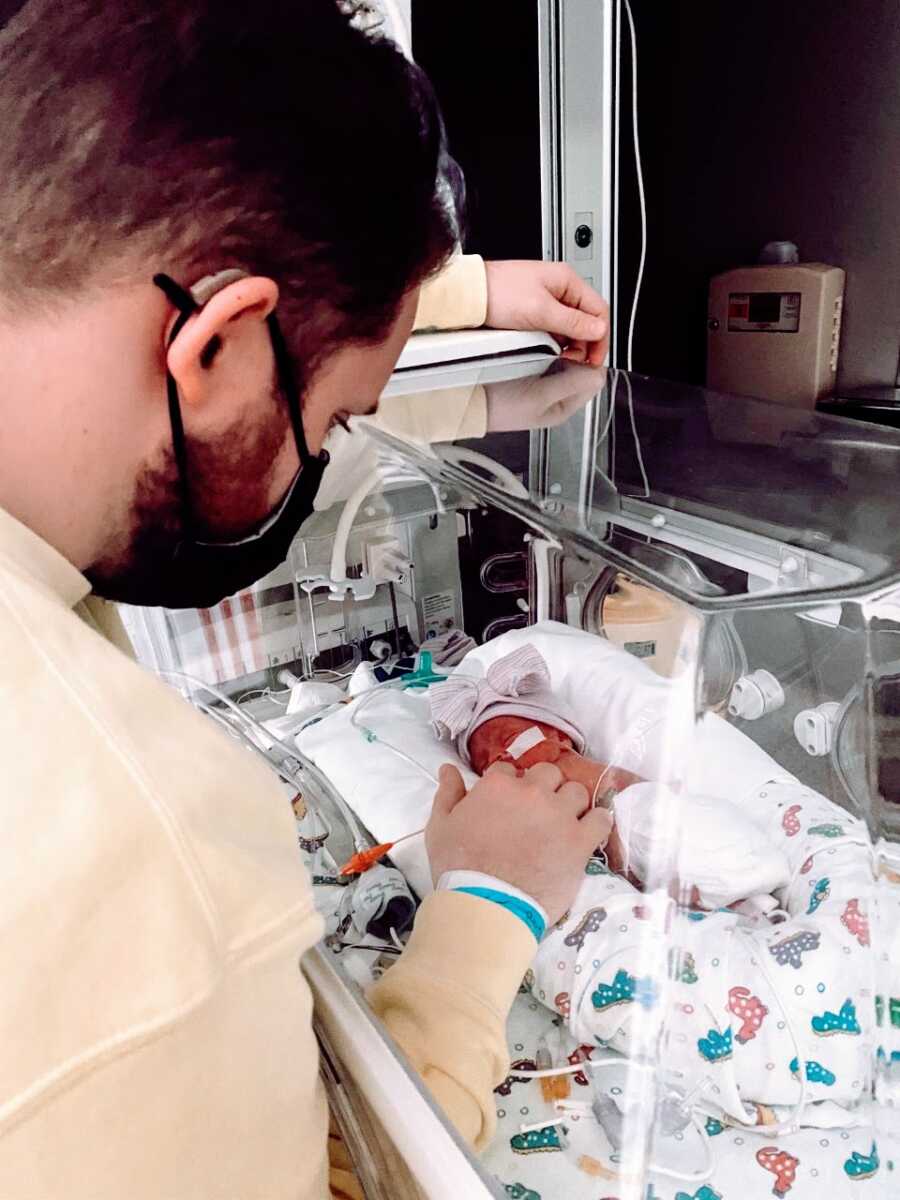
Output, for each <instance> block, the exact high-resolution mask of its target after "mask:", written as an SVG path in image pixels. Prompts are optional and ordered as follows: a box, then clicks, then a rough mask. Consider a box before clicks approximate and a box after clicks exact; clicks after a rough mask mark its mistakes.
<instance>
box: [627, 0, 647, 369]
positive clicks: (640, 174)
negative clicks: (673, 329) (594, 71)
mask: <svg viewBox="0 0 900 1200" xmlns="http://www.w3.org/2000/svg"><path fill="white" fill-rule="evenodd" d="M625 12H626V15H627V16H628V28H629V30H630V33H631V128H632V136H633V139H634V165H635V170H636V171H637V184H638V199H639V201H640V206H641V257H640V262H639V264H638V273H637V280H636V281H635V285H634V299H633V300H632V302H631V319H630V321H629V322H628V345H627V350H626V354H625V366H626V368H627V370H629V371H632V370H633V369H634V362H633V359H632V350H633V348H634V326H635V322H636V320H637V310H638V301H639V300H640V298H641V286H642V285H643V282H644V264H645V263H646V261H647V203H646V198H645V196H644V170H643V167H642V166H641V139H640V134H639V132H638V83H637V34H636V33H635V29H634V17H633V15H632V12H631V4H630V3H629V0H625Z"/></svg>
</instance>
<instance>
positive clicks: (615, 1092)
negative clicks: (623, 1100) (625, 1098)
mask: <svg viewBox="0 0 900 1200" xmlns="http://www.w3.org/2000/svg"><path fill="white" fill-rule="evenodd" d="M609 1094H610V1095H611V1096H621V1095H622V1089H621V1088H620V1087H611V1088H610V1089H609Z"/></svg>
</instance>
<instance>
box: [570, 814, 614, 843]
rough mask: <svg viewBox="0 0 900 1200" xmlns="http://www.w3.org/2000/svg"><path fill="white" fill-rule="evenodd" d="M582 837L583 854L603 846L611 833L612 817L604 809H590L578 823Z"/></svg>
mask: <svg viewBox="0 0 900 1200" xmlns="http://www.w3.org/2000/svg"><path fill="white" fill-rule="evenodd" d="M578 825H579V827H580V829H581V832H582V834H583V836H584V847H585V853H587V854H590V852H591V851H592V850H594V849H595V848H596V847H597V846H605V845H606V843H607V842H608V841H609V835H610V833H612V827H613V816H612V813H611V812H608V811H607V810H606V809H605V808H592V809H590V811H588V812H586V813H585V814H584V816H583V817H582V818H581V820H580V821H579V822H578Z"/></svg>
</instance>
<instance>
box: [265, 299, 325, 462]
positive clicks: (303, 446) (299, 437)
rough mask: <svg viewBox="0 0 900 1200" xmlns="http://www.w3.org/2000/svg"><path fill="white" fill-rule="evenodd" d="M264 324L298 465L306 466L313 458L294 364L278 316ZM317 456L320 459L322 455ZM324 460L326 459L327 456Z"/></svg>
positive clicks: (272, 314)
mask: <svg viewBox="0 0 900 1200" xmlns="http://www.w3.org/2000/svg"><path fill="white" fill-rule="evenodd" d="M266 324H267V325H268V327H269V337H270V338H271V341H272V353H273V354H274V355H275V369H276V370H277V372H278V379H279V381H280V383H281V389H282V391H283V392H284V395H285V398H286V400H287V406H288V412H289V413H290V414H291V426H292V428H293V430H294V442H295V444H296V446H297V455H298V457H299V459H300V465H301V466H302V467H306V466H309V464H310V463H311V462H313V461H315V460H314V459H313V456H312V455H311V454H310V452H309V446H308V445H307V443H306V431H305V429H304V428H303V414H302V412H301V411H300V404H299V401H298V396H299V392H298V390H297V378H296V376H295V374H294V364H293V361H292V359H291V356H290V354H289V353H288V349H287V346H286V344H285V341H284V334H283V333H282V332H281V325H280V324H279V323H278V318H277V317H276V316H275V314H274V313H270V314H269V315H268V317H267V318H266ZM319 458H320V459H321V458H322V455H320V456H319ZM325 461H327V458H326V459H325Z"/></svg>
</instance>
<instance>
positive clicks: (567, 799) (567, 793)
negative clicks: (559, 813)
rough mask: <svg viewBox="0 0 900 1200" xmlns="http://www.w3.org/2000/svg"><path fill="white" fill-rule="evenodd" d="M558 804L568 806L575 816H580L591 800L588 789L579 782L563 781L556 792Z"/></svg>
mask: <svg viewBox="0 0 900 1200" xmlns="http://www.w3.org/2000/svg"><path fill="white" fill-rule="evenodd" d="M556 798H557V800H558V801H559V802H560V804H564V805H566V807H567V808H570V809H571V810H572V812H573V813H574V815H575V816H576V817H580V816H581V814H582V813H583V812H584V811H585V809H586V808H587V806H588V805H589V804H590V802H591V798H590V796H589V795H588V790H587V788H586V787H585V786H584V784H581V783H564V784H563V785H562V787H561V788H560V789H559V791H558V792H557V793H556Z"/></svg>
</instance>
